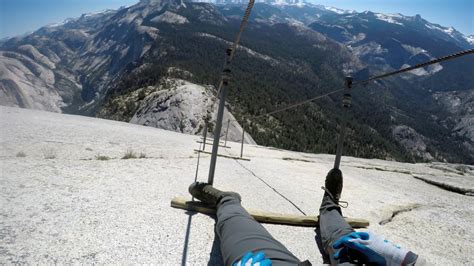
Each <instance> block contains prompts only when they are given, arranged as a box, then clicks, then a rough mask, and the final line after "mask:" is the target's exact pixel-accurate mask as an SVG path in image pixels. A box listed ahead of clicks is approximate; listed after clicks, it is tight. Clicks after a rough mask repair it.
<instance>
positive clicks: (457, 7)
mask: <svg viewBox="0 0 474 266" xmlns="http://www.w3.org/2000/svg"><path fill="white" fill-rule="evenodd" d="M136 2H138V0H0V38H4V37H7V36H10V37H11V36H15V35H19V34H23V33H25V32H30V31H34V30H36V29H38V28H40V27H41V26H44V25H47V24H51V23H57V22H62V21H63V20H64V19H66V18H71V17H78V16H80V15H81V14H83V13H87V12H94V11H100V10H104V9H107V8H112V9H116V8H119V7H121V6H127V5H132V4H134V3H136ZM312 2H313V3H318V4H324V5H328V6H334V7H338V8H343V9H353V10H357V11H364V10H370V11H375V12H383V13H402V14H404V15H416V14H420V15H421V16H422V17H423V18H425V19H427V20H429V21H431V22H434V23H438V24H441V25H443V26H454V27H455V28H456V29H457V30H459V31H461V32H462V33H464V34H474V15H473V14H474V0H313V1H312Z"/></svg>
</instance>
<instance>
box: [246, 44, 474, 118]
mask: <svg viewBox="0 0 474 266" xmlns="http://www.w3.org/2000/svg"><path fill="white" fill-rule="evenodd" d="M468 54H474V49H468V50H464V51H461V52H458V53H455V54H451V55H447V56H443V57H440V58H436V59H434V60H431V61H428V62H424V63H421V64H417V65H414V66H411V67H406V68H402V69H399V70H397V71H393V72H389V73H385V74H382V75H377V76H374V77H370V78H368V79H366V80H361V81H355V82H353V83H352V85H353V86H355V85H361V84H367V83H369V82H371V81H375V80H378V79H382V78H386V77H390V76H393V75H396V74H400V73H404V72H408V71H411V70H414V69H418V68H422V67H425V66H429V65H433V64H436V63H439V62H443V61H447V60H451V59H454V58H458V57H461V56H465V55H468ZM342 91H344V89H338V90H334V91H331V92H328V93H325V94H322V95H318V96H315V97H312V98H309V99H307V100H303V101H300V102H297V103H294V104H291V105H289V106H286V107H283V108H280V109H276V110H274V111H271V112H268V113H264V114H261V115H258V116H255V117H254V119H258V118H262V117H264V116H268V115H273V114H277V113H280V112H283V111H286V110H289V109H293V108H296V107H298V106H301V105H303V104H306V103H309V102H312V101H315V100H317V99H321V98H324V97H326V96H329V95H332V94H335V93H338V92H342Z"/></svg>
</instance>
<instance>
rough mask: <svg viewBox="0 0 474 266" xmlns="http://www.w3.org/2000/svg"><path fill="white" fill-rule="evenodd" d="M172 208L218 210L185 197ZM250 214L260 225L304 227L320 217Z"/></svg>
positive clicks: (358, 224)
mask: <svg viewBox="0 0 474 266" xmlns="http://www.w3.org/2000/svg"><path fill="white" fill-rule="evenodd" d="M171 207H173V208H178V209H183V210H188V211H196V212H200V213H204V214H208V215H215V214H216V209H214V208H211V207H209V206H207V205H205V204H204V203H202V202H200V201H190V200H188V199H186V198H183V197H175V198H173V199H172V200H171ZM247 211H248V213H249V214H250V215H251V216H252V217H253V218H254V219H255V220H257V221H258V222H260V223H269V224H282V225H292V226H302V227H316V226H317V225H318V216H304V215H292V214H278V213H271V212H262V211H255V210H247ZM345 219H346V221H347V223H349V225H351V226H352V227H353V228H365V227H368V226H369V221H367V220H365V219H358V218H347V217H345Z"/></svg>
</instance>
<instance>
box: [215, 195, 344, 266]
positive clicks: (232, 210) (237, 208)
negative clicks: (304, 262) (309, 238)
mask: <svg viewBox="0 0 474 266" xmlns="http://www.w3.org/2000/svg"><path fill="white" fill-rule="evenodd" d="M319 211H320V218H319V219H320V231H321V239H322V243H323V245H324V247H325V250H327V251H329V254H332V251H331V250H330V245H331V244H332V242H334V241H336V240H337V239H339V238H340V237H342V236H343V235H346V234H349V233H351V232H353V230H352V228H351V226H350V225H349V224H347V222H346V221H345V220H344V218H343V217H342V215H341V209H340V208H339V206H337V205H336V204H335V203H334V202H333V201H332V200H331V199H330V198H329V197H327V196H325V197H324V198H323V202H322V204H321V208H320V210H319ZM216 232H217V235H218V236H219V239H220V242H221V252H222V257H223V259H224V263H225V265H233V264H234V263H235V262H237V261H239V260H240V259H241V258H242V256H243V255H245V254H246V253H247V252H256V251H263V252H264V253H265V255H266V258H269V259H270V260H271V261H272V264H273V265H298V264H300V263H301V261H300V260H299V259H298V258H297V257H296V256H295V255H293V254H292V253H291V252H290V251H289V250H288V249H286V247H285V246H283V245H282V244H281V243H280V242H278V241H277V240H276V239H275V238H273V237H272V236H271V235H270V233H268V231H267V230H266V229H265V228H264V227H263V226H262V225H261V224H260V223H258V222H257V221H255V220H254V219H253V218H252V217H251V216H250V215H249V214H248V212H247V211H246V210H245V209H244V208H243V207H242V205H241V204H240V201H239V200H238V199H236V198H233V197H224V198H223V199H222V200H221V201H220V202H219V204H218V205H217V224H216ZM308 248H311V247H308Z"/></svg>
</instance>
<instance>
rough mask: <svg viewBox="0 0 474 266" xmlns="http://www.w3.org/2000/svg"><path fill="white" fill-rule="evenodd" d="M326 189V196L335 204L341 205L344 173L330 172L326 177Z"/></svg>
mask: <svg viewBox="0 0 474 266" xmlns="http://www.w3.org/2000/svg"><path fill="white" fill-rule="evenodd" d="M324 184H325V188H324V191H326V193H324V195H329V196H330V197H331V199H332V200H333V201H334V203H336V204H339V199H340V198H341V193H342V172H341V170H339V169H336V168H334V169H332V170H331V171H329V173H328V175H327V176H326V181H325V182H324Z"/></svg>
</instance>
